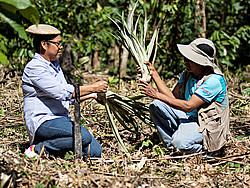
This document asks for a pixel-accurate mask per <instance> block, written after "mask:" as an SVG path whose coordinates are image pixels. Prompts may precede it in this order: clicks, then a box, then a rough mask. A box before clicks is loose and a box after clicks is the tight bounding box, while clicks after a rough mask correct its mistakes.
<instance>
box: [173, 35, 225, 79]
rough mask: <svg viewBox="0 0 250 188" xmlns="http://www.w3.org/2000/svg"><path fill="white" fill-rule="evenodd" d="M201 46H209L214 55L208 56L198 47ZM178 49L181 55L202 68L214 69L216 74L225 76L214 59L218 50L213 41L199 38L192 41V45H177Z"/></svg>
mask: <svg viewBox="0 0 250 188" xmlns="http://www.w3.org/2000/svg"><path fill="white" fill-rule="evenodd" d="M201 44H203V45H204V44H205V45H208V47H210V48H212V49H213V55H210V56H209V55H208V54H207V53H206V52H204V51H203V50H202V49H201V48H199V47H198V46H199V45H201ZM177 47H178V49H179V51H180V52H181V54H182V55H183V56H184V57H186V58H187V59H189V60H191V61H193V62H195V63H197V64H199V65H202V66H210V67H212V68H213V70H214V73H216V74H220V75H223V73H222V72H221V70H220V69H219V67H218V66H217V65H216V64H215V63H214V58H215V54H216V49H215V46H214V43H213V42H212V41H211V40H208V39H205V38H197V39H195V40H194V41H192V42H191V43H190V44H188V45H185V44H177Z"/></svg>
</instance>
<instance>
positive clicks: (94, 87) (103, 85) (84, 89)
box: [72, 81, 108, 99]
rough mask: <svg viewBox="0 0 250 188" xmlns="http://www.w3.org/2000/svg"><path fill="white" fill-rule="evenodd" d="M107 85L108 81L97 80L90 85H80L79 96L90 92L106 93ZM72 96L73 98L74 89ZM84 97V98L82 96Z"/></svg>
mask: <svg viewBox="0 0 250 188" xmlns="http://www.w3.org/2000/svg"><path fill="white" fill-rule="evenodd" d="M107 87H108V82H106V81H98V82H95V83H93V84H90V85H84V86H80V98H81V99H82V98H83V97H84V96H87V95H89V94H91V93H106V92H107ZM72 98H75V91H74V93H73V95H72ZM83 99H84V98H83Z"/></svg>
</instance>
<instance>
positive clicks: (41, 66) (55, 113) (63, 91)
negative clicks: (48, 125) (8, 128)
mask: <svg viewBox="0 0 250 188" xmlns="http://www.w3.org/2000/svg"><path fill="white" fill-rule="evenodd" d="M22 82H23V84H22V88H23V102H24V119H25V123H26V128H27V131H28V134H29V138H30V143H31V144H32V143H33V141H34V136H35V131H36V130H37V128H38V127H39V126H40V125H41V124H42V123H43V122H45V121H47V120H52V119H55V118H59V117H66V118H70V116H69V115H68V112H69V105H70V103H72V102H73V99H72V94H73V92H74V86H73V85H71V84H67V82H66V80H65V77H64V75H63V72H62V69H61V68H60V66H59V61H58V60H56V61H54V62H50V61H47V60H46V59H44V58H43V57H42V56H41V55H39V54H38V53H36V54H35V56H34V58H33V59H32V60H31V61H30V62H29V63H28V64H27V65H26V67H25V69H24V72H23V76H22Z"/></svg>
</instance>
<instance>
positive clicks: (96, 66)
mask: <svg viewBox="0 0 250 188" xmlns="http://www.w3.org/2000/svg"><path fill="white" fill-rule="evenodd" d="M95 49H96V51H95V53H94V57H93V69H94V70H100V68H101V62H100V61H99V55H98V45H95Z"/></svg>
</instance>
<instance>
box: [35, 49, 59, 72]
mask: <svg viewBox="0 0 250 188" xmlns="http://www.w3.org/2000/svg"><path fill="white" fill-rule="evenodd" d="M34 59H37V60H39V61H42V62H44V63H46V64H48V65H50V66H52V67H53V68H54V69H57V70H58V71H60V66H59V59H57V60H55V61H53V62H50V61H48V60H46V59H44V57H43V56H41V55H40V54H39V53H35V56H34Z"/></svg>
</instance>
